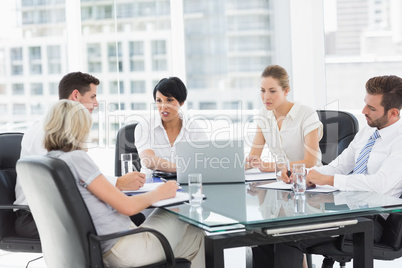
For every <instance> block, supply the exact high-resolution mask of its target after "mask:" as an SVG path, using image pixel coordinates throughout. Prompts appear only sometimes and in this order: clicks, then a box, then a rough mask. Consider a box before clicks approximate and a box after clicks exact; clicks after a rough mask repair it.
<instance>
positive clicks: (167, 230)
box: [103, 209, 205, 268]
mask: <svg viewBox="0 0 402 268" xmlns="http://www.w3.org/2000/svg"><path fill="white" fill-rule="evenodd" d="M131 227H132V228H136V226H135V225H134V224H132V226H131ZM141 227H148V228H152V229H155V230H157V231H159V232H161V233H162V234H163V235H164V236H165V237H166V238H167V240H168V241H169V243H170V246H171V247H172V249H173V253H174V255H175V257H176V258H185V259H188V260H189V261H191V267H194V268H204V267H205V251H204V232H203V231H202V230H200V229H199V228H196V227H194V226H192V225H189V224H187V223H185V222H183V221H181V220H179V219H178V218H177V216H176V215H174V214H172V213H170V212H167V211H164V210H162V209H155V210H154V211H153V212H152V214H151V215H149V217H148V218H147V219H146V220H145V222H144V223H143V224H142V225H141ZM164 259H165V254H164V253H163V249H162V246H161V245H160V242H159V240H158V239H157V238H156V237H155V236H154V235H152V234H150V233H147V232H145V233H140V234H134V235H129V236H125V237H122V238H120V239H119V240H118V241H117V243H116V244H115V245H114V246H113V247H112V249H111V250H109V251H107V252H106V253H105V254H104V255H103V261H104V263H105V266H106V267H133V266H142V265H147V264H150V263H154V262H158V261H161V260H164Z"/></svg>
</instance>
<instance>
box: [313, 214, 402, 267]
mask: <svg viewBox="0 0 402 268" xmlns="http://www.w3.org/2000/svg"><path fill="white" fill-rule="evenodd" d="M308 253H310V254H319V255H323V256H324V260H323V264H322V268H330V267H333V264H334V263H335V262H339V264H340V267H345V264H346V262H350V261H351V260H352V258H353V243H352V241H350V240H346V239H345V237H344V236H343V237H341V238H340V239H338V240H336V241H334V242H329V243H325V244H322V245H320V246H316V247H312V248H309V249H308ZM400 257H402V213H393V214H390V215H389V217H388V218H387V220H386V221H385V225H384V231H383V235H382V237H381V240H380V242H378V243H374V247H373V258H374V259H376V260H388V261H389V260H394V259H398V258H400Z"/></svg>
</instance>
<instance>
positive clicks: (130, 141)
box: [114, 123, 141, 176]
mask: <svg viewBox="0 0 402 268" xmlns="http://www.w3.org/2000/svg"><path fill="white" fill-rule="evenodd" d="M136 126H137V123H134V124H129V125H125V126H123V127H122V128H120V129H119V131H118V133H117V138H116V148H115V159H114V173H115V174H114V175H115V176H121V159H120V155H121V154H124V153H131V154H132V155H133V165H134V166H135V168H136V169H137V170H141V161H140V157H139V155H138V151H137V148H136V147H135V144H134V130H135V127H136Z"/></svg>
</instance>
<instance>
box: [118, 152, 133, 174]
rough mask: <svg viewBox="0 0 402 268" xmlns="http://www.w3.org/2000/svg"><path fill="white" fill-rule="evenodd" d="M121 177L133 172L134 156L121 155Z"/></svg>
mask: <svg viewBox="0 0 402 268" xmlns="http://www.w3.org/2000/svg"><path fill="white" fill-rule="evenodd" d="M120 158H121V175H124V174H127V173H129V172H133V156H132V155H131V154H121V155H120Z"/></svg>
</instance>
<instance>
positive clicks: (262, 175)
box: [246, 168, 276, 181]
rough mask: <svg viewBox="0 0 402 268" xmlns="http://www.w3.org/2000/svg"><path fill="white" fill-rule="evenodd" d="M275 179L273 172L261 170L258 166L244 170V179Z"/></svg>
mask: <svg viewBox="0 0 402 268" xmlns="http://www.w3.org/2000/svg"><path fill="white" fill-rule="evenodd" d="M275 179H276V177H275V172H261V171H260V170H259V169H258V168H252V169H248V170H246V181H263V180H275Z"/></svg>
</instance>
